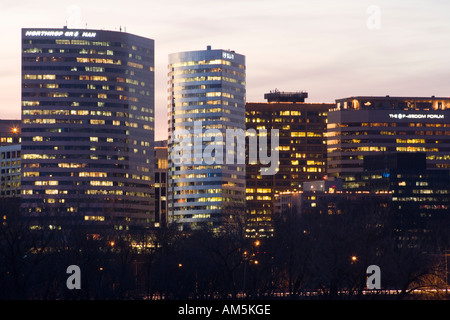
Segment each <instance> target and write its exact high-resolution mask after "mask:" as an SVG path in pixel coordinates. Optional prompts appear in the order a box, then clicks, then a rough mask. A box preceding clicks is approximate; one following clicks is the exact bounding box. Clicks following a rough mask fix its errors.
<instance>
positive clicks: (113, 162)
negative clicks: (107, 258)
mask: <svg viewBox="0 0 450 320" xmlns="http://www.w3.org/2000/svg"><path fill="white" fill-rule="evenodd" d="M153 141H154V41H153V40H151V39H147V38H143V37H140V36H136V35H132V34H129V33H125V32H115V31H103V30H87V29H86V30H72V29H67V28H63V29H23V30H22V174H23V176H22V189H23V190H22V205H21V207H22V212H23V214H26V215H28V216H31V217H36V218H49V217H52V218H54V220H53V221H52V222H51V223H52V224H53V227H57V228H59V227H60V226H65V225H68V224H71V225H80V224H84V225H87V226H92V227H93V228H94V230H93V232H94V233H95V232H97V231H99V230H101V227H102V226H105V228H107V229H108V230H109V229H110V227H113V228H114V229H115V230H125V231H126V232H128V230H133V229H140V228H147V227H149V226H151V225H152V223H153V219H154V214H153V211H154V205H153V203H152V201H153V200H152V198H153V194H152V187H151V185H152V182H153V170H154V164H153ZM38 221H39V220H38ZM42 223H47V222H46V221H45V220H43V221H42Z"/></svg>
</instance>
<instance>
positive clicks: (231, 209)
mask: <svg viewBox="0 0 450 320" xmlns="http://www.w3.org/2000/svg"><path fill="white" fill-rule="evenodd" d="M168 77H169V79H168V83H169V88H168V91H169V101H168V103H169V180H168V184H169V190H168V193H169V221H171V222H174V223H176V224H177V225H178V226H179V227H180V228H187V229H189V228H197V227H200V226H208V227H210V228H211V229H213V230H217V229H218V228H220V227H221V226H222V225H223V223H224V222H225V221H226V220H227V219H228V218H230V217H233V218H235V217H240V218H243V212H244V196H245V165H244V164H243V163H242V164H238V163H237V162H236V163H234V164H231V163H225V162H224V159H225V154H224V155H223V158H221V156H220V155H218V154H215V155H214V159H213V161H212V162H211V163H210V162H207V161H206V160H205V156H204V154H203V153H204V151H205V150H206V148H208V146H209V147H211V146H213V145H214V144H215V145H216V146H218V147H219V146H220V147H221V148H222V147H223V144H222V142H219V141H216V139H217V137H218V136H217V135H220V136H221V137H225V131H226V130H227V129H232V130H234V129H236V130H245V94H246V93H245V77H246V76H245V56H243V55H241V54H238V53H236V52H234V51H230V50H222V49H212V48H211V46H208V47H207V48H206V50H199V51H189V52H180V53H174V54H171V55H170V56H169V74H168ZM207 130H213V131H214V133H213V134H212V133H211V132H209V133H207V132H206V131H207ZM177 131H187V132H188V134H187V135H188V136H189V138H194V140H196V141H197V142H198V141H199V142H198V144H197V146H198V147H199V148H195V147H194V150H193V153H192V154H191V156H190V157H189V159H187V160H188V161H187V162H181V163H178V164H177V163H175V161H174V154H175V151H176V149H177V148H179V147H180V146H181V143H180V139H179V138H180V137H179V136H177V135H176V133H177ZM194 144H196V143H195V141H194ZM185 155H186V154H185Z"/></svg>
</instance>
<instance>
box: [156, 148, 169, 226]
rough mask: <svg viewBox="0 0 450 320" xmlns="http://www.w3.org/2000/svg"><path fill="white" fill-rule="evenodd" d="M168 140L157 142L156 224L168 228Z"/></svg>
mask: <svg viewBox="0 0 450 320" xmlns="http://www.w3.org/2000/svg"><path fill="white" fill-rule="evenodd" d="M167 150H168V148H167V140H160V141H155V223H157V224H158V225H159V226H160V227H166V226H167V173H168V168H169V156H168V151H167Z"/></svg>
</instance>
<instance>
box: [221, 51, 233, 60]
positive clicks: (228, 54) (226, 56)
mask: <svg viewBox="0 0 450 320" xmlns="http://www.w3.org/2000/svg"><path fill="white" fill-rule="evenodd" d="M222 58H224V59H231V60H233V59H234V53H231V52H227V51H224V52H222Z"/></svg>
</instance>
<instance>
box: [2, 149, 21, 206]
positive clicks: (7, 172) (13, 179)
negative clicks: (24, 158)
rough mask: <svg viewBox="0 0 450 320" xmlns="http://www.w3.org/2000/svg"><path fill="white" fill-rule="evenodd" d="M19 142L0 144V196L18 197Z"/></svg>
mask: <svg viewBox="0 0 450 320" xmlns="http://www.w3.org/2000/svg"><path fill="white" fill-rule="evenodd" d="M20 149H21V147H20V144H11V145H5V146H0V198H5V197H6V198H10V197H20V163H21V154H20V151H21V150H20Z"/></svg>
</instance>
